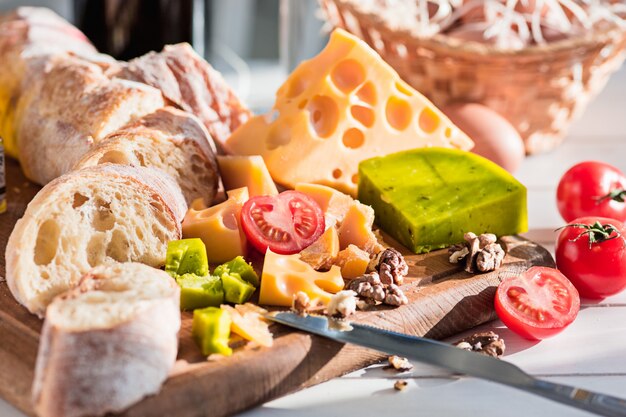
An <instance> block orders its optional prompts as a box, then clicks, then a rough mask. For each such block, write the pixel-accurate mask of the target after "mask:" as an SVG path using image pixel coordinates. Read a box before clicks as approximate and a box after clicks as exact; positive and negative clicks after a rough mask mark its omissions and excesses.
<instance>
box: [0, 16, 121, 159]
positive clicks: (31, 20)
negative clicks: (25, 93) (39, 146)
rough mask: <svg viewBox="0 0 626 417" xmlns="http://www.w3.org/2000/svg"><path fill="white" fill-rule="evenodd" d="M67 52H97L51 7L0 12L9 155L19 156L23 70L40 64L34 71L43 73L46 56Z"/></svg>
mask: <svg viewBox="0 0 626 417" xmlns="http://www.w3.org/2000/svg"><path fill="white" fill-rule="evenodd" d="M65 52H72V53H74V54H77V55H80V56H95V55H96V54H97V51H96V49H95V48H94V47H93V46H92V45H91V43H90V42H89V40H88V39H87V37H86V36H85V35H84V34H83V33H82V32H81V31H80V30H78V29H76V28H75V27H74V26H72V25H71V24H69V23H68V22H67V21H65V20H64V19H62V18H61V17H60V16H58V15H57V14H55V13H54V12H53V11H51V10H49V9H45V8H39V7H19V8H17V9H15V10H14V11H12V12H10V13H7V14H5V15H0V63H2V68H1V70H0V137H2V138H3V139H4V145H5V149H6V152H7V154H9V155H10V156H12V157H14V158H16V157H17V147H16V145H15V126H14V124H13V114H14V106H15V103H16V102H17V99H18V98H19V95H20V88H21V86H22V82H23V80H24V74H26V72H27V69H30V71H28V72H33V71H32V70H33V68H32V67H33V66H38V68H37V71H35V72H36V73H41V72H42V71H43V65H44V64H45V61H46V59H45V58H46V57H50V56H52V55H54V54H58V53H65ZM99 59H103V60H104V59H106V58H105V57H103V56H99ZM109 60H110V61H114V60H113V59H112V58H110V57H109ZM26 81H30V80H26Z"/></svg>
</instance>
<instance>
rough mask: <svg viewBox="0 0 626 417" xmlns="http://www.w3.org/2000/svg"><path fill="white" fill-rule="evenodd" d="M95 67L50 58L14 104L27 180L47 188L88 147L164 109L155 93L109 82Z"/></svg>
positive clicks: (59, 57)
mask: <svg viewBox="0 0 626 417" xmlns="http://www.w3.org/2000/svg"><path fill="white" fill-rule="evenodd" d="M104 71H105V69H103V68H102V66H100V65H98V64H97V63H93V62H88V61H86V60H84V59H80V58H76V57H73V56H69V55H55V56H54V57H52V58H51V59H50V60H48V62H47V63H46V67H45V70H44V72H43V73H42V74H40V75H39V76H32V77H30V78H31V83H30V84H29V85H28V86H25V87H24V89H23V91H22V94H21V96H20V98H19V100H18V105H17V110H16V115H15V124H16V127H17V148H18V153H19V159H20V163H21V165H22V169H23V170H24V174H25V175H26V177H28V179H30V180H32V181H34V182H36V183H38V184H42V185H44V184H47V183H48V182H50V181H52V180H53V179H55V178H57V177H58V176H60V175H63V174H65V173H66V172H68V171H69V170H70V169H71V168H72V167H73V166H74V165H75V164H76V162H78V160H79V159H80V158H81V157H82V156H83V155H85V153H87V151H88V150H89V149H91V147H92V146H93V145H94V144H95V143H97V142H98V141H100V140H101V139H103V138H104V137H105V136H106V135H108V134H110V133H112V132H114V131H115V130H117V129H119V128H121V127H122V126H124V125H126V124H128V123H129V122H131V121H133V120H136V119H138V118H140V117H142V116H145V115H146V114H150V113H152V112H154V111H155V110H157V109H159V108H161V107H163V106H164V102H163V98H162V96H161V93H160V91H159V90H157V89H155V88H152V87H150V86H147V85H145V84H141V83H136V82H131V81H127V80H120V79H109V77H108V76H107V75H106V74H105V73H104Z"/></svg>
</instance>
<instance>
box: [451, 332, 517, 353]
mask: <svg viewBox="0 0 626 417" xmlns="http://www.w3.org/2000/svg"><path fill="white" fill-rule="evenodd" d="M454 346H456V347H458V348H461V349H465V350H469V351H472V352H478V353H482V354H483V355H487V356H493V357H496V358H499V357H500V356H502V355H503V354H504V349H505V348H506V346H505V344H504V340H502V339H500V336H498V335H497V334H495V333H494V332H491V331H489V332H479V333H476V334H473V335H471V336H468V337H466V338H463V339H461V340H459V341H457V342H456V343H454Z"/></svg>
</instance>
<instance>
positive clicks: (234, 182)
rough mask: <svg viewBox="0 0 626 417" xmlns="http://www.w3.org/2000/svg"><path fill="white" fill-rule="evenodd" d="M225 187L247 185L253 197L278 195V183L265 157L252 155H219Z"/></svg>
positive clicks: (231, 187) (230, 188)
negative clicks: (267, 165) (275, 182)
mask: <svg viewBox="0 0 626 417" xmlns="http://www.w3.org/2000/svg"><path fill="white" fill-rule="evenodd" d="M217 163H218V164H219V166H220V174H221V175H222V182H223V183H224V189H226V190H232V189H234V188H240V187H247V188H248V192H249V193H250V195H251V196H252V197H254V196H257V195H277V194H278V190H277V189H276V184H274V181H273V180H272V177H271V176H270V173H269V171H268V170H267V167H266V166H265V162H263V158H261V157H260V156H259V155H252V156H225V155H220V156H218V157H217Z"/></svg>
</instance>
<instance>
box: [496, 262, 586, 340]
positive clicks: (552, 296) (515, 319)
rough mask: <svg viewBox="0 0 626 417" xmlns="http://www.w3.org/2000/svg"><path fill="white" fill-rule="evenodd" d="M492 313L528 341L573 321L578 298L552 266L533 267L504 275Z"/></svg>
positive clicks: (578, 308) (557, 329) (555, 332)
mask: <svg viewBox="0 0 626 417" xmlns="http://www.w3.org/2000/svg"><path fill="white" fill-rule="evenodd" d="M494 304H495V308H496V313H497V314H498V317H499V318H500V320H502V322H503V323H504V324H505V325H506V326H507V327H508V328H509V329H511V330H512V331H514V332H515V333H517V334H519V335H520V336H522V337H525V338H526V339H530V340H540V339H545V338H546V337H550V336H554V335H555V334H557V333H559V332H561V331H562V330H563V329H565V328H566V327H567V326H569V324H570V323H571V322H573V321H574V319H575V318H576V316H577V315H578V310H580V297H579V296H578V291H576V288H574V286H573V285H572V283H571V282H569V281H568V280H567V278H565V276H563V274H561V273H560V272H559V271H558V270H556V269H554V268H546V267H540V266H534V267H532V268H530V269H529V270H528V271H526V272H524V273H522V274H521V275H517V276H513V277H510V278H505V279H504V280H503V281H502V282H501V283H500V285H499V286H498V289H497V290H496V297H495V300H494Z"/></svg>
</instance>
